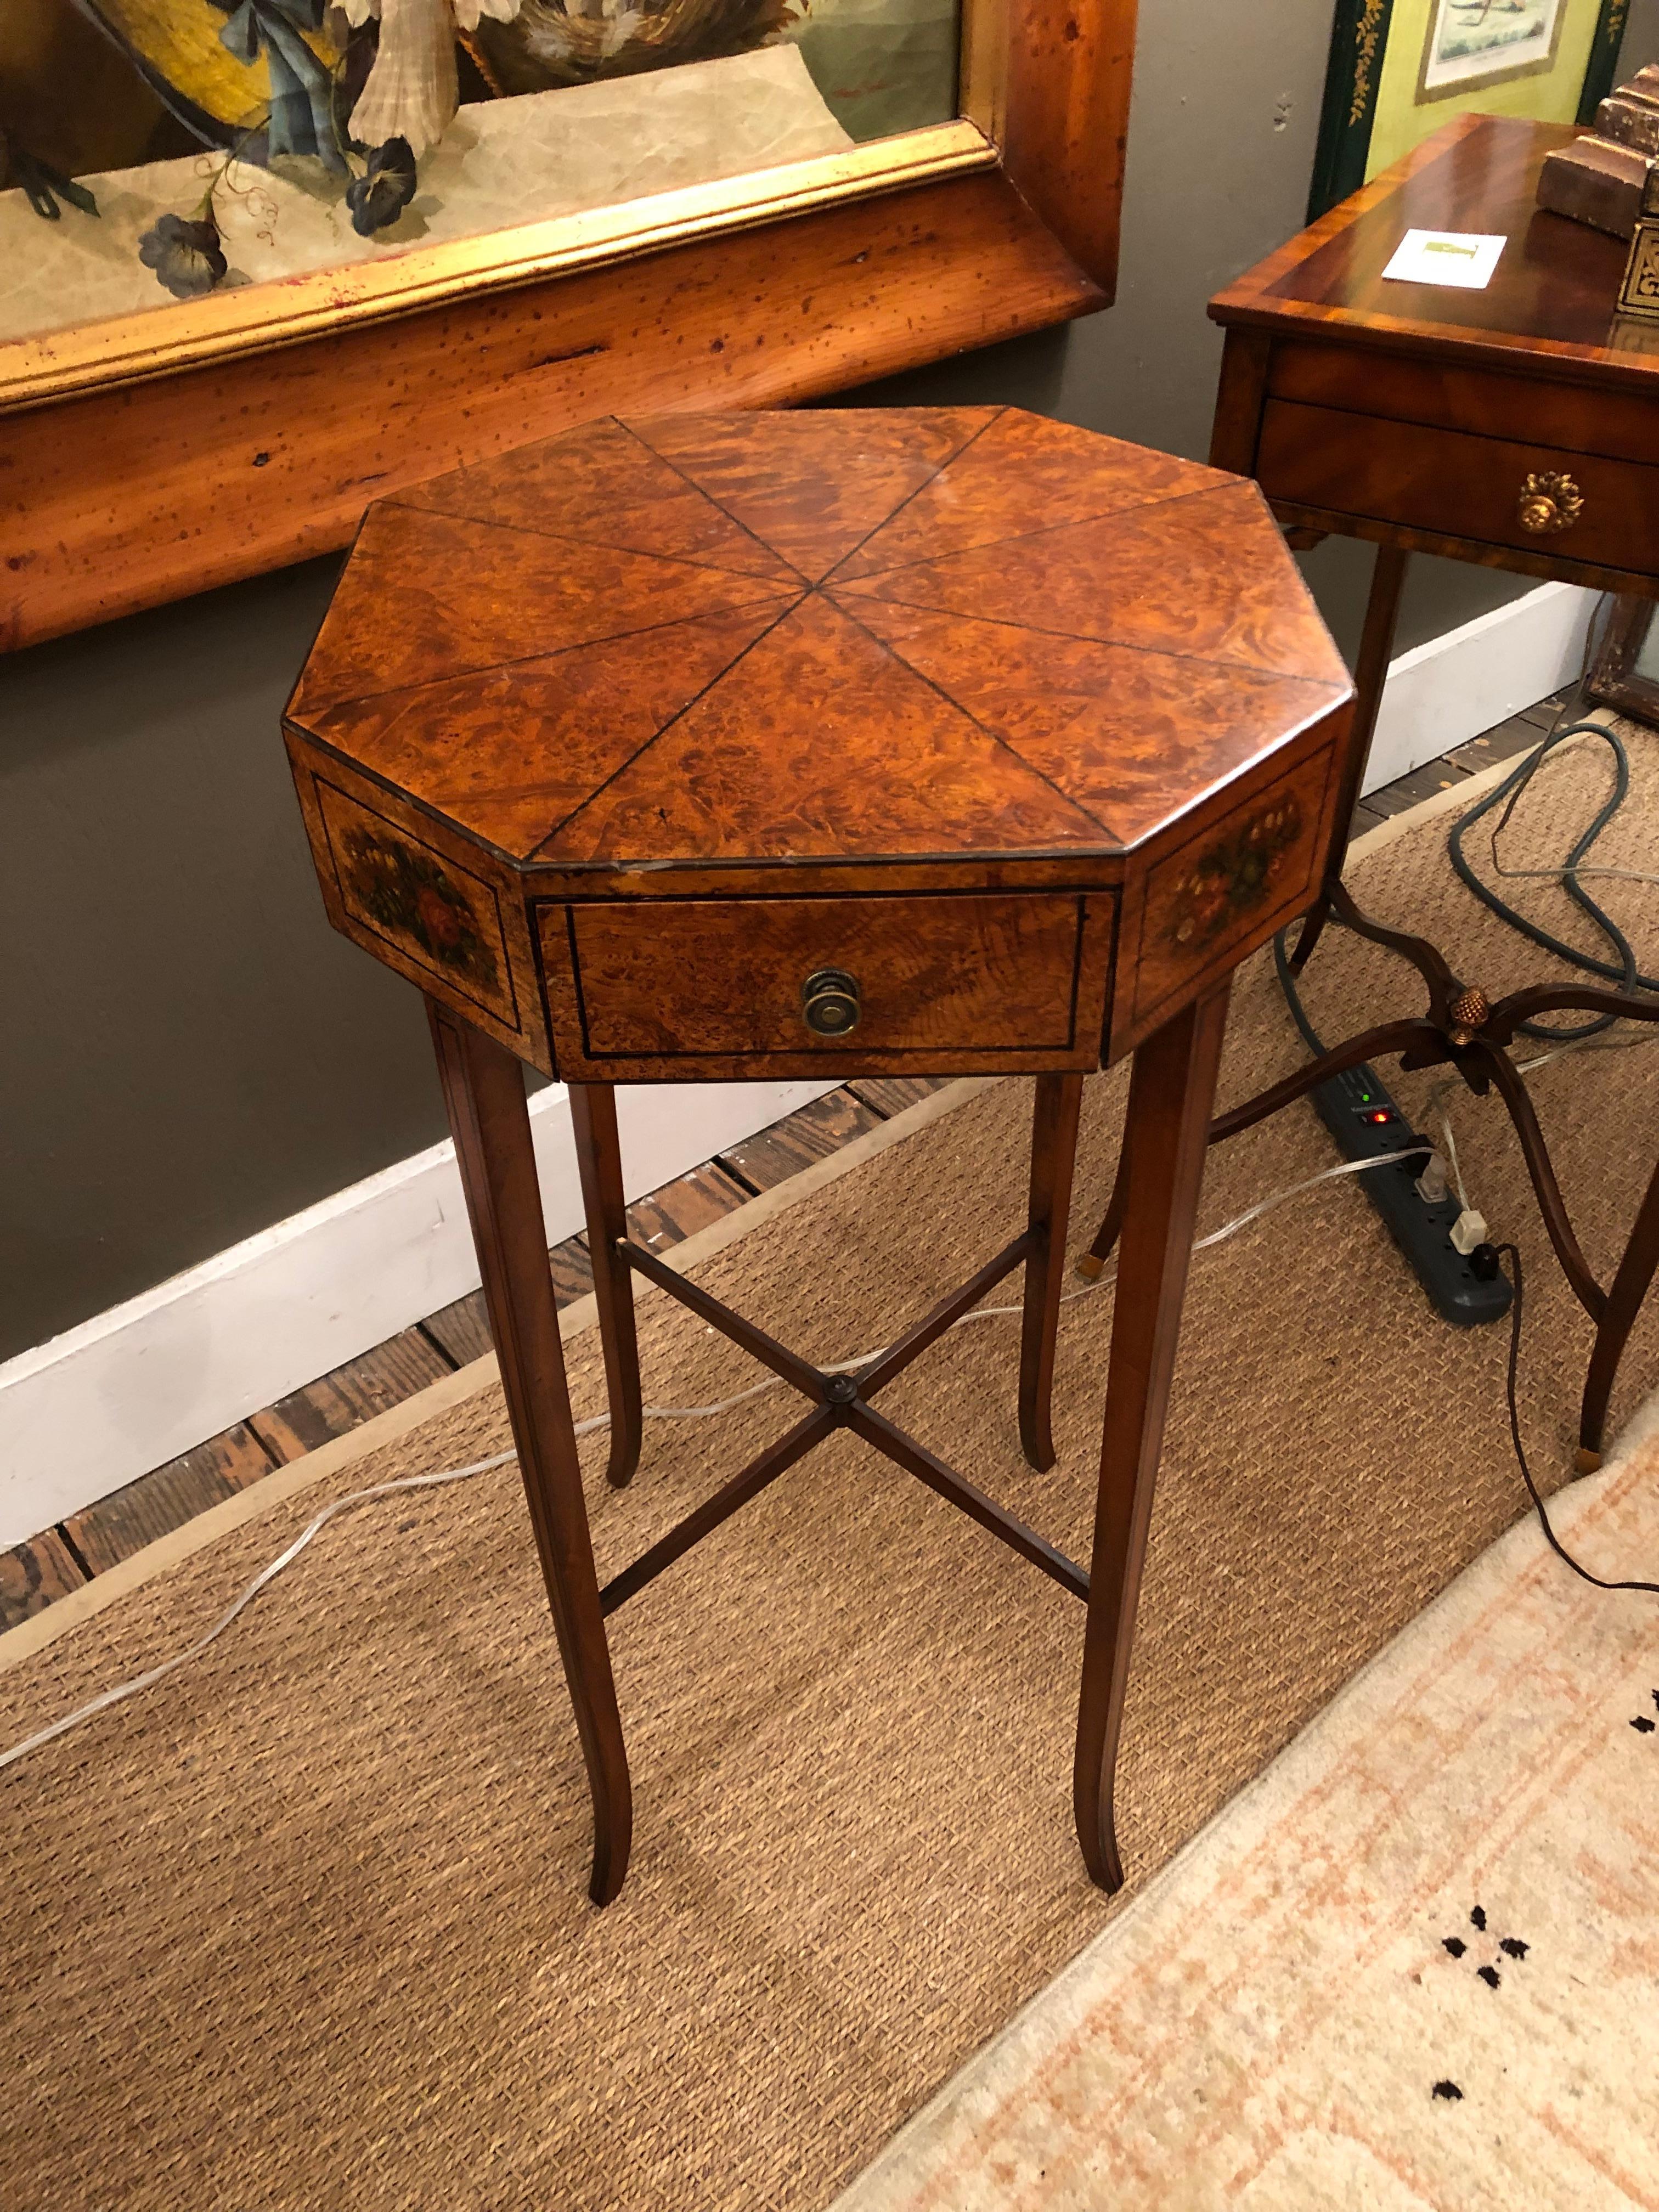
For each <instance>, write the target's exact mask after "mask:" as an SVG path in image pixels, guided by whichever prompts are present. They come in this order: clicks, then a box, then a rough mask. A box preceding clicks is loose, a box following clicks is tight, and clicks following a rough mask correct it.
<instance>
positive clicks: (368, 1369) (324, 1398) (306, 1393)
mask: <svg viewBox="0 0 1659 2212" xmlns="http://www.w3.org/2000/svg"><path fill="white" fill-rule="evenodd" d="M453 1371H454V1370H453V1365H452V1364H451V1362H450V1361H449V1360H448V1359H447V1358H446V1357H445V1355H444V1354H443V1353H442V1352H441V1351H439V1349H438V1347H437V1346H436V1345H435V1344H434V1343H433V1342H432V1341H431V1340H430V1339H428V1337H426V1336H424V1335H422V1333H421V1331H420V1330H419V1328H406V1329H404V1332H403V1333H402V1334H401V1335H399V1336H394V1337H393V1338H392V1340H390V1342H389V1343H386V1344H379V1345H376V1346H375V1347H374V1351H373V1352H364V1353H363V1355H362V1358H359V1359H351V1360H348V1361H347V1363H346V1364H345V1365H344V1366H343V1367H337V1368H336V1369H335V1370H334V1372H333V1373H332V1374H331V1375H324V1376H319V1378H318V1380H317V1381H316V1382H315V1383H307V1384H306V1386H305V1388H304V1389H302V1390H295V1391H293V1392H291V1393H290V1394H289V1396H288V1397H286V1398H283V1399H280V1400H279V1401H277V1403H276V1405H274V1406H267V1407H265V1409H264V1412H263V1413H250V1414H249V1416H248V1422H247V1425H248V1426H249V1428H250V1429H252V1431H253V1433H254V1435H255V1436H256V1437H258V1440H259V1442H260V1443H262V1444H263V1445H264V1448H265V1449H266V1450H267V1451H268V1452H269V1453H270V1455H271V1457H272V1459H273V1460H275V1461H276V1462H278V1463H286V1462H288V1461H289V1460H293V1459H298V1458H299V1456H300V1455H301V1453H302V1452H308V1451H315V1450H316V1449H317V1447H318V1445H319V1444H325V1443H328V1442H329V1440H330V1438H331V1437H343V1436H346V1435H349V1432H350V1431H352V1430H353V1429H355V1428H356V1427H357V1426H358V1425H359V1424H360V1423H362V1422H363V1421H367V1420H369V1419H372V1418H373V1417H374V1415H375V1414H376V1413H385V1412H386V1411H387V1409H388V1408H389V1407H392V1406H397V1405H400V1404H401V1403H402V1402H403V1401H404V1399H405V1398H412V1397H413V1396H414V1395H415V1393H416V1391H417V1390H424V1389H425V1388H426V1386H427V1384H428V1383H436V1382H438V1381H440V1380H441V1377H442V1376H446V1375H449V1374H453Z"/></svg>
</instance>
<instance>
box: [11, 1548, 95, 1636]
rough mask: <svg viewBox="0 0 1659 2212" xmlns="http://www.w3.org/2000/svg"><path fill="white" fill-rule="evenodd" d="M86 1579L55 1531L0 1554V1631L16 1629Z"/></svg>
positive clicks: (76, 1587) (74, 1558)
mask: <svg viewBox="0 0 1659 2212" xmlns="http://www.w3.org/2000/svg"><path fill="white" fill-rule="evenodd" d="M86 1579H87V1578H86V1577H85V1575H84V1574H82V1571H81V1568H80V1565H79V1563H78V1562H77V1561H76V1557H75V1554H74V1553H72V1552H71V1551H70V1547H69V1546H68V1545H67V1544H66V1543H65V1542H64V1540H63V1538H62V1537H61V1536H60V1535H59V1534H58V1531H57V1530H56V1529H55V1528H47V1529H45V1530H43V1531H42V1533H41V1534H40V1535H38V1536H31V1537H30V1538H29V1541H28V1542H27V1544H15V1545H14V1546H13V1547H12V1548H11V1550H10V1551H9V1552H0V1630H3V1629H8V1628H15V1627H16V1626H17V1624H18V1622H19V1621H20V1620H27V1619H28V1617H29V1615H30V1614H31V1613H40V1612H43V1611H44V1610H45V1609H46V1607H47V1606H49V1605H50V1604H51V1603H52V1600H53V1599H54V1598H58V1597H67V1596H68V1595H69V1594H70V1591H71V1590H72V1589H80V1587H81V1585H82V1583H83V1582H85V1580H86Z"/></svg>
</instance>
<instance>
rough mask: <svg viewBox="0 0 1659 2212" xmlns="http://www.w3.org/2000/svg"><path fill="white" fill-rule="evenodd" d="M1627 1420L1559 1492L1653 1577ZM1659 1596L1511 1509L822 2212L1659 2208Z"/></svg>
mask: <svg viewBox="0 0 1659 2212" xmlns="http://www.w3.org/2000/svg"><path fill="white" fill-rule="evenodd" d="M1656 1415H1659V1401H1656V1404H1655V1406H1654V1407H1653V1408H1652V1409H1651V1412H1650V1416H1649V1418H1648V1419H1646V1420H1645V1421H1644V1424H1643V1425H1644V1428H1645V1429H1646V1431H1647V1437H1646V1440H1645V1441H1644V1443H1642V1444H1641V1445H1640V1446H1639V1447H1638V1448H1637V1449H1634V1450H1633V1451H1632V1453H1631V1455H1630V1456H1629V1457H1627V1458H1626V1460H1624V1462H1622V1463H1621V1464H1620V1465H1619V1466H1618V1467H1616V1468H1609V1469H1607V1471H1606V1472H1605V1473H1604V1474H1599V1475H1595V1476H1594V1477H1592V1478H1591V1479H1590V1480H1589V1481H1587V1482H1585V1483H1583V1484H1581V1485H1579V1486H1577V1487H1576V1489H1575V1490H1574V1491H1573V1492H1571V1494H1570V1495H1569V1496H1568V1497H1566V1498H1562V1499H1560V1500H1559V1501H1558V1504H1557V1507H1556V1510H1555V1516H1554V1517H1555V1521H1556V1525H1557V1529H1558V1533H1559V1534H1560V1535H1561V1536H1562V1537H1563V1538H1564V1540H1565V1541H1566V1542H1567V1544H1568V1546H1569V1548H1570V1549H1571V1550H1572V1552H1573V1553H1574V1554H1575V1556H1576V1557H1577V1558H1579V1559H1583V1561H1584V1562H1585V1564H1586V1565H1589V1566H1590V1567H1591V1568H1592V1570H1593V1571H1595V1572H1597V1573H1599V1574H1601V1576H1602V1577H1604V1579H1607V1580H1616V1579H1623V1578H1628V1577H1642V1578H1644V1579H1647V1580H1650V1581H1651V1580H1656V1579H1659V1418H1655V1416H1656ZM1656 1891H1659V1600H1656V1599H1655V1598H1654V1597H1653V1596H1652V1595H1648V1594H1645V1593H1641V1592H1633V1591H1632V1592H1622V1593H1613V1592H1604V1591H1600V1590H1595V1589H1589V1588H1587V1586H1586V1585H1585V1584H1584V1583H1582V1582H1579V1581H1577V1579H1576V1578H1575V1577H1572V1576H1571V1575H1570V1574H1568V1573H1566V1572H1565V1571H1564V1570H1563V1569H1562V1567H1561V1565H1560V1564H1559V1561H1557V1560H1556V1559H1554V1558H1553V1556H1552V1554H1551V1553H1550V1552H1549V1551H1548V1549H1547V1547H1546V1545H1545V1542H1544V1538H1543V1535H1542V1534H1541V1531H1540V1529H1539V1528H1538V1527H1537V1525H1536V1523H1535V1522H1532V1521H1525V1522H1522V1523H1521V1524H1520V1525H1519V1526H1518V1527H1516V1528H1512V1529H1511V1530H1510V1533H1509V1534H1508V1535H1507V1536H1504V1537H1503V1538H1501V1539H1500V1540H1499V1541H1498V1543H1497V1544H1495V1545H1494V1546H1493V1547H1492V1549H1491V1550H1490V1551H1489V1552H1487V1553H1485V1554H1483V1556H1482V1557H1481V1558H1480V1559H1478V1560H1477V1561H1476V1562H1475V1564H1474V1566H1472V1567H1470V1568H1469V1569H1468V1571H1466V1572H1465V1573H1463V1574H1462V1575H1461V1576H1460V1577H1458V1579H1457V1581H1456V1582H1455V1583H1453V1584H1452V1586H1451V1588H1450V1589H1449V1590H1447V1591H1445V1592H1444V1593H1443V1595H1441V1596H1440V1597H1439V1598H1438V1599H1437V1601H1435V1603H1434V1604H1433V1605H1432V1606H1431V1607H1430V1608H1429V1609H1428V1611H1427V1612H1426V1613H1424V1614H1423V1615H1422V1616H1421V1617H1420V1618H1419V1620H1415V1621H1413V1624H1412V1625H1411V1626H1410V1627H1409V1628H1407V1630H1406V1631H1405V1632H1404V1633H1403V1634H1402V1635H1401V1636H1400V1637H1398V1638H1396V1639H1395V1642H1394V1643H1393V1644H1390V1645H1389V1649H1388V1650H1386V1651H1385V1652H1384V1653H1383V1656H1381V1657H1380V1658H1379V1659H1377V1660H1376V1661H1375V1662H1373V1663H1372V1664H1371V1665H1370V1667H1369V1668H1366V1669H1365V1670H1364V1672H1363V1673H1362V1674H1360V1675H1359V1676H1358V1679H1357V1680H1354V1681H1353V1682H1352V1683H1350V1685H1349V1686H1348V1687H1347V1688H1346V1690H1345V1691H1344V1692H1342V1694H1341V1695H1340V1697H1339V1698H1338V1699H1336V1701H1335V1703H1334V1704H1333V1705H1330V1706H1328V1707H1327V1709H1326V1711H1324V1712H1323V1713H1322V1714H1321V1715H1320V1717H1319V1718H1318V1719H1317V1720H1316V1722H1314V1723H1313V1725H1312V1726H1311V1727H1310V1728H1309V1729H1305V1730H1304V1733H1303V1734H1302V1735H1300V1736H1298V1737H1297V1741H1296V1742H1295V1743H1294V1744H1293V1745H1292V1746H1291V1747H1290V1749H1289V1750H1287V1751H1285V1752H1284V1753H1281V1755H1280V1756H1279V1758H1278V1759H1275V1760H1274V1761H1273V1765H1271V1766H1269V1767H1268V1768H1267V1771H1266V1772H1265V1773H1264V1774H1263V1775H1262V1776H1261V1778H1260V1779H1259V1780H1257V1781H1256V1782H1255V1783H1253V1784H1251V1785H1250V1787H1249V1789H1247V1790H1244V1791H1243V1793H1242V1794H1241V1795H1240V1796H1237V1797H1236V1798H1235V1799H1234V1800H1233V1802H1232V1803H1231V1805H1229V1806H1228V1807H1227V1808H1226V1810H1225V1812H1223V1813H1222V1814H1219V1815H1218V1817H1217V1819H1216V1820H1213V1821H1212V1823H1211V1825H1210V1826H1209V1827H1207V1828H1206V1830H1205V1831H1204V1832H1203V1833H1202V1835H1201V1836H1200V1837H1199V1838H1197V1839H1196V1841H1194V1843H1192V1844H1189V1845H1188V1847H1187V1849H1186V1850H1183V1851H1182V1853H1181V1854H1180V1855H1179V1856H1178V1857H1176V1860H1175V1862H1174V1863H1173V1864H1172V1865H1170V1867H1168V1868H1166V1869H1165V1870H1164V1873H1163V1874H1162V1875H1159V1876H1158V1879H1157V1881H1154V1882H1153V1883H1152V1885H1151V1886H1150V1887H1149V1888H1148V1889H1147V1891H1146V1893H1145V1894H1144V1895H1143V1896H1141V1897H1140V1898H1139V1899H1137V1900H1136V1901H1135V1903H1134V1904H1133V1905H1131V1906H1130V1907H1129V1908H1128V1910H1127V1911H1125V1912H1123V1913H1121V1915H1119V1917H1117V1919H1116V1920H1115V1922H1114V1923H1113V1924H1112V1925H1111V1926H1110V1927H1109V1929H1107V1930H1106V1932H1105V1933H1104V1934H1103V1935H1102V1936H1098V1937H1097V1939H1096V1941H1095V1942H1093V1943H1092V1944H1091V1946H1090V1948H1089V1949H1088V1950H1086V1951H1085V1953H1084V1954H1083V1955H1082V1957H1081V1958H1080V1959H1079V1960H1076V1962H1075V1963H1074V1964H1073V1966H1070V1967H1068V1968H1067V1970H1066V1972H1065V1973H1064V1974H1062V1975H1061V1976H1060V1978H1059V1980H1058V1981H1056V1982H1055V1983H1054V1984H1053V1985H1052V1986H1051V1987H1050V1988H1048V1989H1047V1990H1044V1991H1043V1993H1042V1996H1040V1997H1038V1998H1036V2000H1035V2002H1033V2003H1032V2004H1031V2005H1030V2007H1029V2008H1027V2010H1026V2011H1025V2012H1024V2014H1023V2015H1021V2017H1020V2018H1019V2019H1018V2021H1015V2022H1014V2023H1013V2024H1012V2026H1011V2027H1008V2028H1006V2029H1005V2030H1004V2032H1003V2033H1002V2034H1001V2035H1000V2036H999V2037H998V2039H997V2040H996V2042H995V2043H994V2045H992V2046H991V2048H990V2049H989V2050H988V2051H986V2052H985V2053H984V2054H983V2055H982V2056H981V2057H979V2058H978V2059H976V2060H975V2062H974V2063H972V2064H971V2065H970V2066H969V2067H966V2068H964V2069H963V2072H962V2074H961V2075H958V2077H957V2080H956V2081H953V2082H952V2083H951V2086H950V2087H949V2088H948V2089H946V2090H945V2092H944V2093H942V2094H941V2095H940V2097H939V2099H938V2100H937V2101H936V2102H935V2103H934V2104H933V2106H931V2107H930V2108H929V2110H928V2111H927V2112H925V2113H923V2114H922V2115H921V2116H920V2118H917V2119H916V2120H915V2121H913V2122H912V2123H911V2124H910V2125H909V2126H908V2128H907V2129H905V2130H904V2131H903V2133H902V2135H901V2136H899V2138H898V2140H897V2142H896V2143H895V2144H894V2145H893V2146H892V2147H891V2148H890V2150H889V2151H888V2152H886V2153H885V2154H884V2155H883V2157H882V2158H881V2159H879V2160H878V2161H877V2163H876V2164H875V2166H873V2167H872V2169H871V2170H870V2171H869V2172H867V2173H866V2174H865V2175H864V2176H863V2177H862V2178H861V2179H860V2180H859V2181H858V2182H856V2183H855V2184H854V2186H853V2187H852V2188H851V2189H850V2190H848V2192H847V2194H846V2195H845V2196H844V2197H842V2198H841V2199H840V2200H839V2201H838V2203H837V2205H836V2212H947V2208H948V2212H1087V2209H1088V2208H1093V2207H1096V2206H1103V2205H1109V2206H1110V2207H1111V2208H1112V2212H1164V2208H1165V2207H1168V2206H1170V2205H1177V2204H1178V2205H1180V2206H1182V2208H1183V2212H1219V2208H1221V2207H1224V2206H1225V2207H1227V2208H1229V2209H1230V2212H1235V2209H1236V2212H1269V2208H1271V2212H1329V2208H1331V2207H1334V2206H1344V2207H1352V2208H1356V2212H1358V2208H1362V2207H1363V2208H1375V2212H1516V2208H1531V2207H1538V2208H1545V2207H1555V2206H1560V2207H1562V2208H1564V2212H1565V2208H1567V2207H1574V2208H1592V2207H1593V2208H1598V2212H1601V2209H1602V2208H1604V2212H1638V2208H1645V2207H1650V2206H1652V2205H1654V2204H1656V2203H1659V2128H1656V2125H1655V2114H1656V2109H1659V2104H1656V2093H1655V2084H1656V2082H1659V1957H1656V1944H1655V1939H1654V1898H1655V1893H1656Z"/></svg>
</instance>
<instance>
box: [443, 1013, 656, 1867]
mask: <svg viewBox="0 0 1659 2212" xmlns="http://www.w3.org/2000/svg"><path fill="white" fill-rule="evenodd" d="M427 1012H428V1016H429V1018H430V1019H431V1023H432V1039H433V1043H434V1044H435V1047H436V1048H437V1054H438V1073H439V1075H440V1076H441V1079H442V1082H443V1087H444V1103H445V1105H446V1106H447V1108H448V1109H449V1126H450V1127H451V1129H452V1130H453V1133H454V1137H455V1152H456V1157H457V1158H458V1159H459V1163H460V1170H461V1184H462V1188H463V1189H464V1190H465V1193H466V1210H467V1212H468V1214H469V1216H470V1217H471V1223H472V1237H473V1242H474V1243H475V1244H476V1245H477V1251H478V1266H479V1269H480V1272H481V1273H482V1274H483V1287H484V1297H485V1301H486V1303H487V1304H488V1305H489V1325H490V1328H491V1329H492V1330H493V1332H494V1334H495V1350H496V1353H497V1355H498V1357H499V1358H500V1360H501V1388H502V1389H503V1390H504V1392H505V1393H506V1396H507V1413H508V1415H509V1417H510V1419H511V1420H512V1424H513V1443H514V1444H515V1445H516V1446H517V1447H518V1453H519V1468H520V1474H522V1476H523V1478H524V1488H525V1496H526V1499H527V1500H528V1502H529V1506H530V1519H531V1525H532V1528H534V1530H535V1533H536V1548H537V1550H538V1553H540V1555H541V1563H542V1573H543V1576H544V1578H545V1580H546V1583H547V1595H548V1598H549V1600H550V1603H551V1606H552V1609H553V1626H554V1628H555V1629H556V1632H557V1634H558V1639H559V1651H560V1655H561V1656H562V1659H563V1661H564V1674H565V1680H566V1681H567V1683H568V1685H569V1687H570V1702H571V1704H572V1705H573V1706H574V1708H575V1715H576V1729H577V1733H578V1735H580V1738H581V1747H582V1756H583V1758H584V1759H585V1760H586V1765H587V1783H588V1789H589V1790H590V1792H591V1793H592V1801H593V1869H592V1878H591V1880H590V1881H589V1883H588V1894H589V1895H590V1896H591V1897H592V1899H593V1902H594V1903H595V1905H608V1904H609V1903H610V1902H611V1899H612V1898H613V1897H615V1895H616V1894H617V1891H618V1890H619V1889H620V1888H621V1887H622V1884H623V1875H624V1874H626V1872H627V1871H628V1851H629V1842H630V1840H631V1838H632V1833H633V1798H632V1794H631V1791H630V1788H629V1778H628V1754H627V1753H626V1751H625V1749H624V1748H623V1732H622V1717H621V1715H620V1714H619V1713H618V1711H617V1689H616V1683H615V1681H614V1680H613V1679H612V1676H611V1651H610V1646H609V1645H608V1644H607V1643H606V1641H605V1622H604V1620H603V1618H602V1616H601V1614H600V1612H599V1577H598V1576H597V1574H596V1573H595V1571H594V1566H593V1546H592V1539H591V1537H590V1536H589V1534H588V1528H587V1509H586V1505H585V1504H584V1503H583V1500H582V1482H581V1469H580V1467H579V1466H578V1464H577V1460H576V1437H575V1431H574V1428H573V1426H572V1424H571V1419H570V1400H569V1397H568V1395H567V1393H566V1389H565V1376H564V1351H563V1347H562V1345H561V1344H560V1341H559V1319H558V1313H557V1310H556V1305H555V1303H554V1297H553V1277H552V1273H551V1271H550V1268H549V1267H548V1263H547V1248H546V1241H545V1237H544V1232H543V1229H542V1202H541V1193H540V1191H539V1189H538V1186H537V1182H536V1156H535V1153H534V1152H533V1150H532V1146H531V1141H530V1116H529V1114H528V1112H527V1110H526V1105H525V1095H524V1070H523V1069H522V1068H521V1067H520V1065H519V1063H518V1061H517V1060H515V1059H514V1058H513V1055H512V1054H511V1053H510V1052H508V1051H507V1050H506V1049H505V1048H504V1047H502V1046H501V1045H499V1044H496V1043H495V1042H493V1041H492V1040H491V1039H490V1038H489V1037H486V1036H480V1035H479V1033H478V1031H477V1030H474V1029H471V1028H469V1027H468V1026H467V1024H465V1022H462V1021H460V1020H459V1019H458V1018H457V1017H456V1016H455V1015H453V1014H452V1013H450V1012H448V1011H447V1009H446V1008H444V1007H441V1006H435V1004H434V1003H433V1002H432V1000H428V1001H427Z"/></svg>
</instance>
